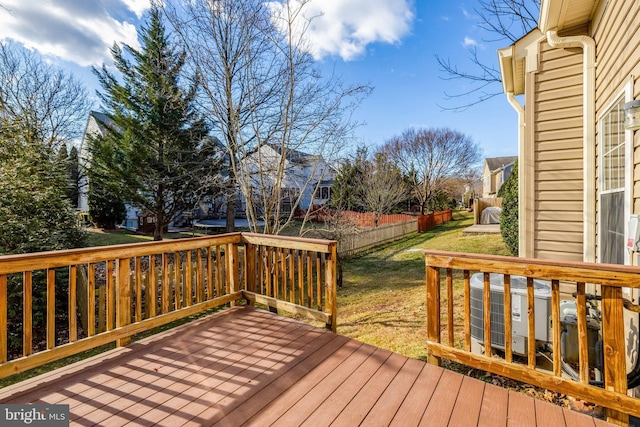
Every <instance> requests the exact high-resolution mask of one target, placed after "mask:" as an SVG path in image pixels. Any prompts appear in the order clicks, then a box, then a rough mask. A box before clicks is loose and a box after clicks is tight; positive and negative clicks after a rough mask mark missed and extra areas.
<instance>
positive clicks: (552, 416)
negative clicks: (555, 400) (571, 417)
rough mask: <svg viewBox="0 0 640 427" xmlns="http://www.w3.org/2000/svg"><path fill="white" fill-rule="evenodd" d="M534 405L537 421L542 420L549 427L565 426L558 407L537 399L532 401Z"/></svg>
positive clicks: (562, 415) (560, 409)
mask: <svg viewBox="0 0 640 427" xmlns="http://www.w3.org/2000/svg"><path fill="white" fill-rule="evenodd" d="M534 403H535V410H536V419H537V420H544V422H545V423H546V424H547V425H549V426H562V425H565V419H564V414H563V412H562V408H561V407H560V406H557V405H553V404H551V403H549V402H544V401H542V400H539V399H534Z"/></svg>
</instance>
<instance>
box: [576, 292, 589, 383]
mask: <svg viewBox="0 0 640 427" xmlns="http://www.w3.org/2000/svg"><path fill="white" fill-rule="evenodd" d="M576 315H577V317H578V319H577V322H578V361H579V362H578V365H579V371H580V382H581V383H583V384H589V346H588V343H587V299H586V295H585V285H584V282H578V283H576Z"/></svg>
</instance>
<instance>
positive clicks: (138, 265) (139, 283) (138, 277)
mask: <svg viewBox="0 0 640 427" xmlns="http://www.w3.org/2000/svg"><path fill="white" fill-rule="evenodd" d="M134 268H135V275H136V313H135V319H136V322H139V321H141V320H142V260H141V259H140V257H139V256H137V257H136V259H135V267H134ZM150 271H151V264H149V270H148V271H147V277H149V272H150ZM147 289H148V288H147Z"/></svg>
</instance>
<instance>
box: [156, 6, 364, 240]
mask: <svg viewBox="0 0 640 427" xmlns="http://www.w3.org/2000/svg"><path fill="white" fill-rule="evenodd" d="M308 3H309V2H308V0H303V1H300V2H284V3H277V2H271V3H268V2H262V1H259V0H240V1H238V0H219V1H216V2H211V1H207V0H194V1H190V2H183V3H181V5H180V6H179V7H181V9H176V8H175V7H176V6H172V5H168V6H166V9H165V10H166V13H167V15H168V16H169V19H170V21H171V22H172V24H173V26H174V28H175V29H176V31H177V32H178V33H180V34H181V36H182V38H183V41H184V43H185V44H186V46H187V49H188V50H189V53H190V59H191V61H192V62H191V65H192V67H193V68H194V69H195V70H196V71H197V73H198V75H199V76H200V78H201V80H202V82H203V88H204V93H205V95H206V100H205V102H206V109H207V115H208V116H210V117H212V118H213V119H215V129H216V132H217V133H218V134H220V135H222V141H223V143H224V145H225V147H226V150H227V155H228V159H229V163H230V165H229V178H228V181H227V182H228V187H227V194H226V199H227V203H226V205H227V206H226V208H227V231H232V230H233V220H234V215H235V210H236V204H237V201H238V200H237V192H239V193H240V194H241V195H242V199H243V200H244V202H245V204H246V205H245V213H246V216H247V218H248V220H249V223H250V227H251V228H252V230H254V231H255V230H257V229H258V221H259V220H264V221H265V226H264V228H263V230H264V232H265V233H275V234H277V233H279V232H280V230H282V228H283V227H284V226H285V225H286V224H287V223H288V222H289V221H291V220H292V218H293V215H294V212H295V210H296V209H295V208H296V207H297V206H298V205H299V203H300V201H301V197H302V195H303V194H305V191H306V190H307V189H308V188H313V190H315V189H316V188H317V184H319V182H320V181H321V178H322V173H321V171H320V170H317V169H316V170H312V171H310V173H309V174H308V175H307V178H306V179H305V180H301V181H299V182H298V189H299V190H300V191H299V193H298V194H299V196H298V197H297V198H295V199H294V200H293V204H292V206H291V209H290V212H289V213H287V212H284V211H283V210H282V203H281V200H282V197H283V190H284V189H285V188H286V182H287V179H288V176H287V175H288V173H289V170H288V169H287V167H288V166H287V161H286V159H287V158H289V157H290V155H295V154H296V153H308V154H313V155H323V156H324V158H325V160H327V161H331V158H332V157H333V156H334V154H335V150H336V149H337V148H339V147H341V146H343V145H345V143H346V140H347V138H348V137H349V135H350V134H351V130H352V129H353V127H354V123H352V122H350V121H349V120H348V118H349V117H350V114H349V113H350V112H351V110H352V109H353V108H354V107H355V106H356V105H357V104H358V102H359V101H360V99H361V98H362V96H365V95H366V94H368V93H369V91H370V88H369V87H367V86H349V87H346V86H343V85H342V83H341V81H340V79H338V78H335V76H327V77H325V76H322V75H321V74H320V72H319V70H318V67H317V66H316V65H315V61H314V59H313V57H312V56H311V54H310V53H309V49H308V45H307V41H306V38H305V32H306V29H307V28H308V26H309V22H310V21H309V19H310V18H307V17H306V16H305V11H306V6H307V4H308ZM265 147H271V148H274V149H275V150H276V151H277V153H278V156H276V157H275V158H273V157H272V156H270V155H265V154H264V153H263V152H262V149H263V148H265ZM266 151H269V150H266ZM314 184H315V186H314Z"/></svg>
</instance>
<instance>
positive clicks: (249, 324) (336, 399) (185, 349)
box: [0, 307, 608, 427]
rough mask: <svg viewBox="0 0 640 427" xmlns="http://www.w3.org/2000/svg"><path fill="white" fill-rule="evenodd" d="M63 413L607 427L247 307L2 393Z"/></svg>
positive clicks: (145, 421) (259, 422) (86, 417)
mask: <svg viewBox="0 0 640 427" xmlns="http://www.w3.org/2000/svg"><path fill="white" fill-rule="evenodd" d="M0 402H2V403H49V404H55V403H58V404H69V405H70V415H71V424H72V425H83V426H85V425H86V426H90V425H101V426H124V425H137V426H152V425H159V426H171V427H173V426H208V425H220V426H240V425H247V426H266V425H280V426H296V425H308V426H313V427H317V426H355V425H363V426H386V425H396V426H417V425H427V426H439V425H441V426H446V425H451V426H475V425H479V426H529V425H530V426H535V425H541V426H549V425H567V426H576V425H580V426H581V427H586V426H590V425H591V426H593V425H603V426H604V425H608V424H606V423H604V422H603V421H601V420H594V419H593V418H591V417H588V416H586V415H584V414H580V413H578V412H573V411H570V410H568V409H564V408H560V407H557V406H553V405H551V404H550V403H547V402H543V401H535V400H534V399H533V398H531V397H529V396H525V395H523V394H520V393H515V392H511V391H507V390H505V389H502V388H500V387H497V386H494V385H492V384H487V383H484V382H482V381H479V380H476V379H473V378H470V377H464V376H463V375H461V374H458V373H455V372H452V371H448V370H445V369H442V368H439V367H437V366H433V365H427V364H425V363H424V362H421V361H418V360H414V359H408V358H406V357H404V356H401V355H398V354H395V353H391V352H389V351H387V350H383V349H380V348H376V347H373V346H370V345H368V344H363V343H361V342H358V341H355V340H351V339H348V338H346V337H343V336H340V335H336V334H333V333H331V332H328V331H325V330H322V329H317V328H313V327H311V326H309V325H306V324H304V323H301V322H297V321H295V320H292V319H289V318H285V317H281V316H277V315H275V314H273V313H269V312H266V311H262V310H257V309H253V308H251V307H236V308H232V309H228V310H225V311H222V312H220V313H216V314H214V315H212V316H209V317H207V318H204V319H200V320H197V321H194V322H191V323H189V324H186V325H182V326H179V327H178V328H175V329H172V330H170V331H166V332H163V333H161V334H158V335H154V336H152V337H149V338H145V339H143V340H141V341H137V342H135V343H133V344H131V345H130V346H128V347H123V348H118V349H115V350H112V351H109V352H106V353H103V354H101V355H98V356H95V357H93V358H91V359H87V360H85V361H82V362H78V363H75V364H73V365H70V366H67V367H64V368H60V369H58V370H56V371H52V372H50V373H47V374H44V375H41V376H39V377H36V378H32V379H30V380H26V381H23V382H22V383H19V384H16V385H13V386H9V387H5V388H4V389H2V390H0Z"/></svg>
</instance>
